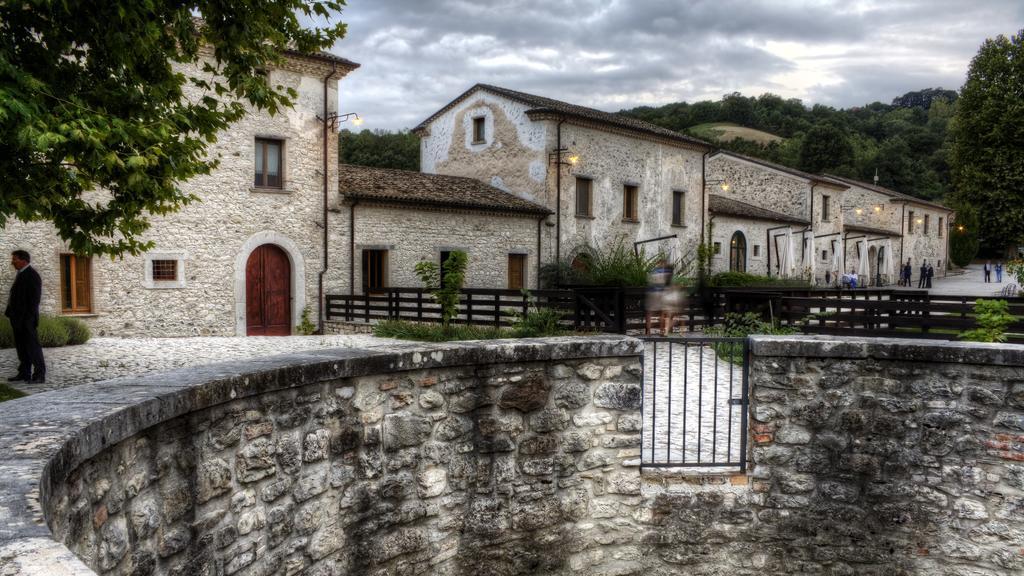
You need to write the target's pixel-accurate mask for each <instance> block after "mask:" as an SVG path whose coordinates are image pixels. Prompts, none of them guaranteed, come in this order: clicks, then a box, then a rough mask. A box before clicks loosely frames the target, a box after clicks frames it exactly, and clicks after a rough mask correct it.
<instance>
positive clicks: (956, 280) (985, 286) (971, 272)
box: [931, 261, 1015, 296]
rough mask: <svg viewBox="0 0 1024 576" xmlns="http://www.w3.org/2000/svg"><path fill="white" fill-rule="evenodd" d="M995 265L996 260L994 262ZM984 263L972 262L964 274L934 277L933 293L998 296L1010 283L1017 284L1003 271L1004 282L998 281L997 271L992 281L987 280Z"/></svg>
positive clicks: (942, 294) (941, 294) (993, 274)
mask: <svg viewBox="0 0 1024 576" xmlns="http://www.w3.org/2000/svg"><path fill="white" fill-rule="evenodd" d="M992 265H993V266H995V262H994V261H993V262H992ZM982 266H983V264H971V265H970V266H968V267H967V268H965V269H964V273H963V274H959V275H957V276H947V277H945V278H933V279H932V289H931V293H932V294H938V295H940V296H997V295H998V294H999V291H1000V290H1002V289H1003V288H1005V287H1006V286H1008V285H1011V284H1015V282H1014V279H1013V278H1012V277H1011V276H1010V275H1009V274H1007V273H1006V272H1005V271H1004V272H1003V282H1002V283H998V282H996V273H995V272H993V273H992V282H987V283H986V282H985V272H984V270H983V269H982Z"/></svg>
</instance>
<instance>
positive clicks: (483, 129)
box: [473, 116, 487, 144]
mask: <svg viewBox="0 0 1024 576" xmlns="http://www.w3.org/2000/svg"><path fill="white" fill-rule="evenodd" d="M486 120H487V119H486V118H484V117H483V116H478V117H476V118H473V144H483V143H485V142H487V125H486V123H485V122H486Z"/></svg>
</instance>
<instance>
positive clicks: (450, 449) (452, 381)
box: [0, 336, 1024, 576]
mask: <svg viewBox="0 0 1024 576" xmlns="http://www.w3.org/2000/svg"><path fill="white" fill-rule="evenodd" d="M640 351H641V349H640V345H639V342H637V341H635V340H630V339H624V338H617V337H604V338H589V339H577V338H568V339H566V338H562V339H546V340H535V341H529V340H524V341H497V342H492V343H465V344H455V345H452V344H449V345H440V346H411V345H404V346H403V345H396V346H395V347H394V348H393V349H375V350H373V351H369V350H366V351H360V350H333V351H323V352H317V353H306V354H299V355H293V356H290V357H280V358H275V359H267V360H261V361H258V362H249V363H236V364H230V365H220V366H211V367H206V368H202V369H199V370H192V371H179V372H176V373H169V374H166V375H160V376H154V377H149V378H144V379H139V380H123V381H112V382H109V383H101V384H93V385H86V386H82V387H78V388H75V389H70V390H66V391H61V393H62V394H63V397H62V398H60V399H58V397H57V395H56V394H54V393H48V394H41V395H38V396H35V397H30V398H27V399H21V400H16V401H12V402H7V403H5V404H4V405H2V406H0V421H2V422H3V424H0V441H3V442H4V443H5V445H6V446H9V447H10V451H9V453H8V454H7V455H5V456H3V457H0V473H2V474H0V574H3V575H4V576H42V575H44V574H45V575H47V576H50V575H55V574H56V575H63V574H68V575H73V576H79V575H88V574H94V573H100V574H133V575H135V574H139V575H143V574H152V575H161V576H162V575H165V574H166V575H176V576H177V575H182V576H184V575H193V574H195V575H200V574H201V575H205V574H211V575H212V574H216V575H221V574H223V575H226V576H231V575H234V574H240V575H247V576H248V575H255V574H293V575H294V574H303V575H327V574H329V575H332V576H333V575H343V574H375V575H378V574H379V575H384V574H453V575H454V574H459V575H463V574H488V575H490V574H499V575H500V574H570V573H586V574H607V575H611V574H616V575H641V574H643V575H645V576H646V575H668V574H680V573H686V574H698V575H718V574H738V575H741V576H743V575H746V576H753V575H758V576H760V575H764V574H773V575H774V574H779V575H782V574H787V575H789V574H806V575H818V574H843V575H845V574H850V575H854V574H856V575H875V574H877V575H883V574H884V575H894V574H895V575H899V574H913V575H925V574H928V575H932V574H937V575H941V576H953V575H957V576H959V575H971V576H996V575H1001V574H1008V573H1017V572H1020V571H1021V570H1024V555H1022V554H1021V552H1020V550H1021V546H1022V543H1024V515H1022V510H1024V465H1022V464H1021V462H1022V461H1024V449H1022V447H1021V446H1022V445H1024V437H1022V436H1021V435H1022V434H1024V348H1022V347H1020V346H1011V345H967V344H960V343H945V342H942V343H931V342H925V341H908V340H902V341H892V340H864V339H862V340H851V339H845V340H843V341H837V340H831V339H828V338H824V337H808V336H790V337H774V338H772V337H759V338H755V339H754V341H753V343H752V366H751V371H750V373H751V383H752V386H753V389H752V406H751V410H752V425H751V441H752V462H753V463H752V465H751V468H750V470H749V473H748V474H745V475H744V474H736V472H735V471H732V472H731V473H730V472H728V471H725V473H723V474H717V475H715V474H707V472H706V469H705V470H702V471H700V472H697V471H694V470H690V471H689V472H688V473H686V472H685V471H682V470H670V471H663V472H658V471H655V470H649V469H644V470H641V468H640V467H639V464H640V447H639V442H640V441H641V435H640V429H641V427H642V422H640V417H639V416H640V402H641V385H640V382H641V365H640ZM701 474H703V475H701ZM40 478H41V481H40ZM39 488H41V489H42V490H41V493H40V492H38V490H39ZM43 512H45V516H46V518H47V521H48V523H49V528H50V529H52V534H53V535H55V536H57V537H58V538H59V539H60V540H61V541H63V542H65V543H67V545H68V546H69V547H70V548H71V549H72V550H74V551H75V552H76V553H77V554H78V555H79V557H80V558H81V559H82V560H84V561H85V564H87V565H88V566H89V567H91V570H90V569H89V568H86V567H85V565H83V564H82V563H81V562H80V561H79V560H77V559H75V558H74V557H71V556H69V555H68V554H67V549H66V548H64V547H63V546H61V545H59V544H57V543H56V542H54V541H53V540H51V539H50V538H49V536H50V534H51V532H50V530H48V529H47V528H46V527H45V526H42V525H40V522H41V516H42V514H43ZM94 571H95V572H94Z"/></svg>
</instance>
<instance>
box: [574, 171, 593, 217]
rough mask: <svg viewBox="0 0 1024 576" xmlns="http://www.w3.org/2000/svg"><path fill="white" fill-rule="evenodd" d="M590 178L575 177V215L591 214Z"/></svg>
mask: <svg viewBox="0 0 1024 576" xmlns="http://www.w3.org/2000/svg"><path fill="white" fill-rule="evenodd" d="M590 191H591V180H590V179H589V178H577V179H576V215H577V216H586V217H589V216H590V215H591V194H590Z"/></svg>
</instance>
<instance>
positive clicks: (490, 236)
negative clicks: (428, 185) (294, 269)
mask: <svg viewBox="0 0 1024 576" xmlns="http://www.w3.org/2000/svg"><path fill="white" fill-rule="evenodd" d="M351 213H352V212H351V211H350V209H349V207H344V208H343V209H342V210H341V211H340V212H339V213H338V214H335V215H334V216H333V217H332V219H331V220H332V233H333V234H334V237H333V238H332V240H331V246H332V247H334V246H336V247H337V248H336V249H334V250H333V251H332V254H331V265H330V272H329V274H328V275H327V286H328V288H327V293H328V294H347V293H348V290H349V273H350V268H349V258H350V252H349V248H348V247H349V236H348V235H349V226H350V224H349V219H350V214H351ZM355 222H356V230H355V254H354V256H355V274H354V278H355V292H356V293H357V294H360V293H362V286H363V281H362V278H363V270H362V268H363V266H362V262H363V260H362V253H363V250H380V249H385V250H388V261H387V284H388V285H389V286H398V287H410V286H411V287H418V286H422V285H423V283H422V282H420V280H419V278H418V277H417V276H416V274H415V270H414V269H415V267H416V264H417V263H418V262H420V261H421V260H429V261H431V262H440V257H441V251H448V250H462V251H464V252H466V254H467V255H468V256H469V264H468V266H467V268H466V282H465V285H466V287H469V288H508V257H509V254H525V255H526V276H525V278H524V280H525V281H526V283H525V284H524V287H525V288H530V289H534V288H536V287H537V223H538V217H536V216H532V215H524V214H496V213H491V214H488V213H481V212H474V211H468V210H430V209H423V208H417V209H411V208H408V207H401V206H394V207H389V206H378V205H366V204H357V205H356V206H355Z"/></svg>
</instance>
